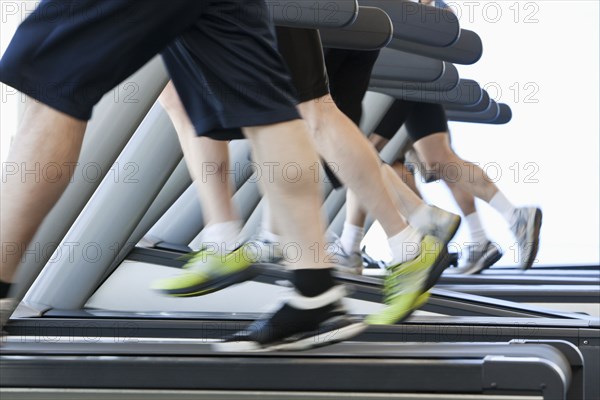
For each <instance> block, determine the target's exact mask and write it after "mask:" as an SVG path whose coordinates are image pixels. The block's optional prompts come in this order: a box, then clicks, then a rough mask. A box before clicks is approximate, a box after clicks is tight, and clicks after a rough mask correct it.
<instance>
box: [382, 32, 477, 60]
mask: <svg viewBox="0 0 600 400" xmlns="http://www.w3.org/2000/svg"><path fill="white" fill-rule="evenodd" d="M389 47H390V48H392V49H396V50H402V51H406V52H408V53H414V54H419V55H422V56H426V57H431V58H436V59H438V60H443V61H448V62H452V63H455V64H462V65H471V64H475V63H476V62H477V61H479V59H480V58H481V56H482V54H483V43H482V42H481V38H480V37H479V35H478V34H476V33H475V32H473V31H469V30H466V29H461V31H460V37H459V38H458V40H457V41H456V43H454V44H453V45H451V46H447V47H436V46H427V45H423V44H420V43H415V42H411V41H410V40H402V39H396V38H395V39H393V40H392V41H391V42H390V45H389Z"/></svg>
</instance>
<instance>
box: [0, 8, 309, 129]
mask: <svg viewBox="0 0 600 400" xmlns="http://www.w3.org/2000/svg"><path fill="white" fill-rule="evenodd" d="M176 39H177V40H176ZM169 45H170V46H169ZM167 46H169V48H168V50H166V51H165V49H166V48H167ZM181 47H188V48H196V49H197V50H198V49H199V48H200V47H202V48H203V51H202V52H201V53H200V52H197V53H196V54H198V55H199V56H200V57H202V59H201V60H198V59H195V60H193V63H191V62H190V59H189V57H187V58H186V57H180V58H178V65H180V66H183V67H182V68H181V70H183V71H185V72H186V73H182V74H181V75H177V76H174V77H173V80H174V83H175V86H176V89H177V91H178V93H179V94H180V96H181V98H182V101H183V103H184V106H185V107H186V110H187V111H188V112H189V113H190V116H191V117H197V118H200V119H202V120H203V121H204V122H203V123H202V126H199V128H200V129H198V131H199V134H203V133H206V132H209V131H218V130H219V129H220V128H228V127H234V126H235V127H241V126H253V125H267V124H271V123H276V122H280V121H286V120H291V119H296V118H299V115H298V113H297V111H296V109H295V99H294V95H293V88H292V87H291V83H290V80H289V78H288V77H287V73H286V70H285V66H284V65H283V61H282V60H281V57H280V56H279V55H278V53H277V51H276V50H275V39H274V34H273V29H272V28H271V26H270V24H269V23H268V20H267V12H266V5H265V4H264V2H263V1H262V0H229V1H227V0H221V1H217V0H214V1H189V0H168V1H165V0H144V1H136V0H110V1H98V0H43V1H42V2H41V3H40V5H39V6H38V8H37V9H36V10H35V11H34V12H33V13H32V14H31V15H30V16H29V17H28V18H27V19H26V20H25V21H24V22H23V23H22V24H21V25H20V26H19V28H18V30H17V32H16V34H15V36H14V38H13V40H12V41H11V43H10V45H9V47H8V49H7V51H6V53H5V54H4V56H3V57H2V59H1V60H0V81H2V82H4V83H6V84H7V85H9V86H12V87H14V88H15V89H17V90H20V91H21V92H24V93H25V94H27V95H29V96H30V97H33V98H35V99H37V100H39V101H41V102H42V103H44V104H47V105H48V106H50V107H52V108H55V109H57V110H59V111H62V112H64V113H66V114H68V115H71V116H72V117H75V118H78V119H82V120H88V119H89V118H90V117H91V114H92V109H93V107H94V105H95V104H96V103H98V101H99V100H100V99H101V98H102V96H103V95H104V94H105V93H106V92H108V91H110V90H111V89H112V88H113V87H115V86H116V85H117V84H119V83H120V82H122V81H123V80H124V79H126V78H127V77H128V76H130V75H131V74H133V73H134V72H135V71H136V70H138V69H139V68H141V67H142V66H143V65H144V64H145V63H146V62H148V61H149V60H150V59H151V58H152V57H154V56H155V55H157V54H159V53H160V52H162V51H165V53H164V56H165V59H169V61H168V62H167V64H168V66H169V70H172V69H173V64H174V61H173V58H176V57H178V56H177V52H178V51H177V48H181ZM173 54H175V56H174V55H173ZM192 72H193V76H194V78H195V80H193V81H188V80H187V79H186V78H187V77H189V76H191V75H192ZM257 93H258V95H257ZM199 105H200V108H198V107H199ZM197 128H198V127H197Z"/></svg>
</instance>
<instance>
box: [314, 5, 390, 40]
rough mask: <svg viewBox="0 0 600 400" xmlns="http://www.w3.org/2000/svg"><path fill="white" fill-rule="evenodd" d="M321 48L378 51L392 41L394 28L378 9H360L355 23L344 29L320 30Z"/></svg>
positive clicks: (386, 16) (384, 13)
mask: <svg viewBox="0 0 600 400" xmlns="http://www.w3.org/2000/svg"><path fill="white" fill-rule="evenodd" d="M319 32H320V34H321V41H322V42H323V47H331V48H337V49H353V50H379V49H381V48H383V47H385V46H387V45H388V43H389V42H390V41H391V40H392V35H393V32H394V27H393V25H392V21H391V20H390V17H389V16H388V15H387V14H386V12H385V11H383V10H382V9H380V8H375V7H360V9H359V12H358V18H356V21H355V22H354V23H353V24H352V25H350V26H347V27H344V28H321V29H320V30H319Z"/></svg>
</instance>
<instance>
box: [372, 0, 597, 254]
mask: <svg viewBox="0 0 600 400" xmlns="http://www.w3.org/2000/svg"><path fill="white" fill-rule="evenodd" d="M448 3H449V4H450V5H451V7H452V8H454V9H455V10H457V15H459V17H460V22H461V27H463V28H466V29H470V30H473V31H475V32H477V33H478V34H479V35H480V36H481V38H482V40H483V44H484V54H483V57H482V58H481V60H480V61H479V62H478V63H476V64H475V65H472V66H458V69H459V72H460V75H461V77H464V78H470V79H475V80H476V81H478V82H479V83H480V84H481V86H483V87H486V86H487V87H488V92H489V93H490V96H492V97H493V98H495V100H497V101H501V102H504V103H507V104H509V105H510V107H511V108H512V110H513V120H512V121H511V122H510V123H509V124H508V125H504V126H491V125H477V124H466V123H452V124H451V126H450V128H451V131H452V142H453V145H454V148H455V150H456V151H457V153H458V154H459V155H461V156H462V157H463V158H464V159H466V160H470V161H474V162H479V163H480V164H481V165H482V166H486V165H487V166H488V167H489V169H488V172H489V173H490V175H491V176H492V177H493V176H494V175H495V174H496V172H495V171H498V172H499V173H500V174H501V175H499V176H498V179H497V182H496V183H497V185H498V186H499V187H500V189H501V190H503V191H504V192H505V193H506V194H507V196H508V197H509V198H510V199H511V200H513V201H514V203H516V204H517V205H525V204H537V205H539V206H541V207H542V209H543V212H544V222H543V226H542V237H541V240H542V243H541V248H540V252H539V256H538V261H539V263H540V264H542V265H548V264H598V263H599V254H598V253H599V251H600V250H599V243H600V241H599V237H598V232H599V230H600V228H599V222H598V221H599V213H598V209H599V204H600V201H599V196H598V193H599V169H600V167H599V163H598V159H599V154H598V153H599V150H598V149H599V141H598V138H599V127H598V119H599V118H598V115H599V114H598V113H599V104H598V93H599V84H598V75H599V66H598V57H599V53H598V48H599V31H598V22H599V21H598V19H599V18H598V17H599V7H598V4H599V3H598V2H597V1H593V0H589V1H571V0H569V1H552V0H550V1H534V2H533V1H484V2H479V1H448ZM516 10H518V14H517V12H516ZM526 85H528V86H526ZM495 88H497V89H499V90H495ZM517 88H518V90H517ZM517 94H518V97H516V95H517ZM527 96H529V97H527ZM528 163H529V164H528ZM517 166H518V171H519V174H518V175H517V174H516V170H517ZM496 167H499V169H498V168H496ZM511 167H512V168H513V169H511ZM421 189H422V191H423V193H424V195H425V196H426V198H427V199H428V200H429V201H430V202H432V203H435V204H437V205H439V206H441V207H444V208H447V209H449V210H453V211H455V212H459V210H458V207H457V206H456V205H455V203H454V202H453V200H452V198H451V197H450V194H449V191H448V190H447V189H446V187H445V185H444V184H440V183H435V184H427V185H421ZM478 209H479V210H481V213H482V216H483V219H484V224H485V228H486V230H487V232H488V233H489V235H490V236H491V238H492V239H493V240H495V241H496V242H498V243H500V244H501V245H502V246H503V248H504V250H505V257H504V258H503V259H502V260H501V261H500V262H499V265H512V264H514V261H513V259H514V257H515V253H514V252H513V251H511V250H510V248H509V247H510V246H512V245H513V243H514V239H513V238H512V237H511V235H510V234H509V233H508V231H507V229H506V224H505V223H504V220H503V219H502V218H501V217H499V216H498V215H497V214H496V213H495V212H494V210H493V209H491V208H490V207H489V206H488V205H487V204H485V203H483V202H479V203H478ZM376 232H377V234H375V232H373V233H372V236H371V235H370V236H371V237H370V238H368V239H367V240H366V244H367V247H368V248H369V249H371V250H372V251H373V252H375V253H376V254H377V255H380V256H385V255H386V251H387V249H386V248H385V246H380V245H379V243H380V238H381V236H380V234H381V233H380V231H376ZM375 237H377V239H376V240H373V239H374V238H375ZM369 239H370V240H369ZM456 240H457V241H458V242H459V243H463V242H465V241H468V232H467V229H466V226H463V227H462V228H461V229H460V231H459V234H458V236H457V238H456Z"/></svg>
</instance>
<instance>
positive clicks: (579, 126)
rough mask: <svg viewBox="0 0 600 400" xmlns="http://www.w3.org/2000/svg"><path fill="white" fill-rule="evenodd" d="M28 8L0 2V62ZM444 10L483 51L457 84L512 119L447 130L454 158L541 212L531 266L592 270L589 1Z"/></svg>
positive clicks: (502, 229)
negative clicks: (481, 92)
mask: <svg viewBox="0 0 600 400" xmlns="http://www.w3.org/2000/svg"><path fill="white" fill-rule="evenodd" d="M35 4H36V2H35V1H31V0H21V1H8V0H0V13H1V14H0V20H1V24H0V54H3V53H4V51H5V48H6V46H7V45H8V43H9V41H10V39H11V37H12V35H13V33H14V30H15V29H16V26H17V25H18V23H19V22H20V21H21V20H22V19H23V18H24V16H25V15H26V14H27V12H28V11H30V10H32V9H33V7H34V6H35ZM449 4H450V5H451V6H452V7H453V8H454V9H455V10H456V12H457V14H458V15H459V16H460V21H461V26H462V27H464V28H467V29H471V30H474V31H476V32H477V33H478V34H479V35H480V36H481V37H482V39H483V43H484V49H485V51H484V55H483V58H482V59H481V60H480V61H479V62H478V63H477V64H475V65H473V66H464V67H463V66H459V71H460V73H461V76H462V77H465V78H471V79H475V80H477V81H478V82H480V83H481V85H482V86H484V87H487V88H488V91H489V92H490V94H491V95H492V96H493V97H494V98H495V99H496V100H497V101H501V102H505V103H507V104H509V105H510V106H511V108H512V110H513V114H514V117H513V121H512V122H511V123H510V124H508V125H505V126H488V125H475V124H459V123H453V124H452V125H451V130H452V140H453V144H454V147H455V149H456V150H457V152H458V153H459V154H460V155H461V156H462V157H463V158H465V159H468V160H471V161H475V162H480V163H481V164H482V165H484V166H485V165H487V166H489V168H490V169H489V170H488V171H489V172H490V173H493V171H494V170H495V169H494V167H495V166H499V170H498V171H499V172H500V173H501V175H499V176H498V180H497V184H498V185H499V186H500V188H501V189H502V190H503V191H504V192H505V193H506V194H507V195H508V196H509V198H511V199H512V200H513V201H514V202H515V203H517V204H538V205H540V206H541V207H542V208H543V210H544V225H543V230H542V245H541V249H540V253H539V257H538V259H539V262H540V263H541V264H563V263H566V264H582V263H595V264H597V263H598V262H599V243H600V239H599V230H600V227H599V212H598V211H599V203H600V200H599V169H600V167H599V161H598V159H599V140H598V138H599V126H598V110H599V104H598V98H599V96H598V94H599V93H598V92H599V90H598V89H599V82H598V75H599V72H598V71H599V65H598V64H599V63H598V58H599V52H598V48H599V47H600V45H599V28H598V26H599V6H598V1H596V0H587V1H576V0H568V1H566V0H557V1H552V0H547V1H510V0H509V1H483V2H480V1H453V2H449ZM494 88H496V89H499V90H494ZM0 94H1V102H0V139H1V141H0V155H1V158H2V161H4V160H5V157H6V153H7V151H8V144H9V143H10V138H11V136H12V135H14V133H15V132H16V128H17V120H18V118H17V115H18V104H19V102H20V101H21V97H20V95H18V94H17V93H15V92H14V91H13V90H12V89H10V88H7V87H6V86H4V85H0ZM517 94H518V97H516V95H517ZM528 163H529V164H528ZM511 167H512V169H511ZM517 167H518V168H517ZM517 169H518V171H519V174H518V175H517V174H516V170H517ZM531 173H533V175H530V174H531ZM527 178H529V179H527ZM422 189H423V192H424V194H425V196H426V197H427V199H428V200H429V201H431V202H434V203H436V204H437V205H439V206H442V207H445V208H448V209H451V210H455V211H458V210H457V208H456V206H455V205H454V203H453V201H452V199H451V198H450V196H449V194H448V192H447V190H446V188H445V187H444V186H443V185H441V184H429V185H423V186H422ZM480 210H481V212H482V215H483V218H484V222H485V226H486V228H487V230H488V232H489V233H490V236H491V237H492V238H493V239H494V240H495V241H497V242H498V243H500V244H502V245H503V246H504V248H505V250H506V253H507V254H506V256H505V257H504V258H503V260H502V261H501V262H500V264H505V265H508V264H512V263H513V261H512V258H513V257H514V253H513V252H512V251H511V250H510V249H509V247H510V246H511V244H512V242H513V239H512V237H511V236H510V234H509V233H508V232H507V230H506V226H505V224H504V222H503V220H502V219H501V218H500V217H498V215H496V214H495V213H494V212H493V210H491V209H490V208H489V207H488V206H487V205H485V204H481V206H480ZM374 233H375V231H374ZM374 233H373V234H371V235H370V237H371V240H367V243H368V246H369V249H370V250H371V251H372V252H373V253H375V254H379V255H385V251H386V248H385V245H382V243H383V242H382V241H381V240H380V238H381V236H380V235H375V234H374ZM466 233H467V232H466V229H465V228H461V231H460V232H459V236H458V237H457V241H458V242H463V241H466V240H468V237H467V235H466ZM373 238H376V239H377V240H373Z"/></svg>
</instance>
